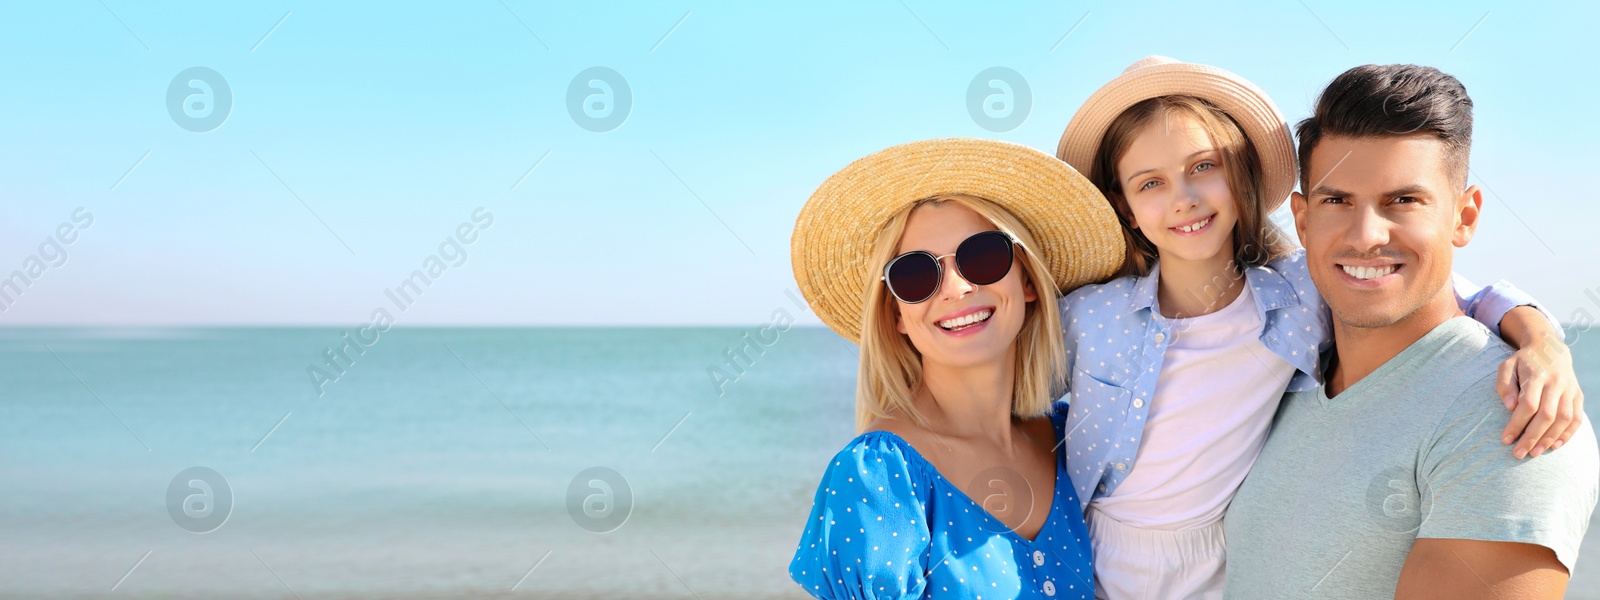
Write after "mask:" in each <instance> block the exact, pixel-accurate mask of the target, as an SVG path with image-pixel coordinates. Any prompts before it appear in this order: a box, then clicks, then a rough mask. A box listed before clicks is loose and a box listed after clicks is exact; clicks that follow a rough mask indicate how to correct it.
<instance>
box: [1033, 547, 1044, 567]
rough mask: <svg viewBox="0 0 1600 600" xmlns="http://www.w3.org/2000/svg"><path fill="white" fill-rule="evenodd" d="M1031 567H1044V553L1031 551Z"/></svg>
mask: <svg viewBox="0 0 1600 600" xmlns="http://www.w3.org/2000/svg"><path fill="white" fill-rule="evenodd" d="M1033 566H1035V567H1042V566H1044V553H1043V552H1040V551H1038V550H1034V551H1033Z"/></svg>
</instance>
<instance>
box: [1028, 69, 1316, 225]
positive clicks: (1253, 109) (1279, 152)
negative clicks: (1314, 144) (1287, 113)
mask: <svg viewBox="0 0 1600 600" xmlns="http://www.w3.org/2000/svg"><path fill="white" fill-rule="evenodd" d="M1175 95H1185V96H1194V97H1197V98H1200V99H1201V100H1205V101H1207V102H1210V103H1211V104H1213V105H1215V106H1216V107H1217V108H1220V109H1222V111H1223V112H1225V113H1227V114H1228V116H1230V117H1233V120H1234V122H1236V123H1238V124H1239V128H1240V129H1242V130H1243V131H1244V134H1245V136H1246V137H1248V138H1250V143H1251V144H1253V145H1254V146H1255V147H1256V153H1257V154H1259V155H1260V157H1261V171H1262V174H1261V193H1262V197H1261V200H1262V204H1263V205H1264V206H1265V208H1266V209H1267V212H1269V213H1270V212H1272V211H1273V210H1275V209H1277V208H1278V206H1280V205H1282V204H1283V201H1284V200H1287V199H1288V198H1289V193H1290V192H1293V191H1294V182H1295V168H1296V165H1295V160H1294V142H1293V141H1291V138H1290V136H1289V125H1288V123H1286V122H1284V120H1283V113H1281V112H1278V107H1277V106H1276V105H1274V104H1273V103H1272V99H1271V98H1268V97H1267V93H1266V92H1264V91H1261V88H1258V87H1256V86H1255V84H1253V83H1250V82H1249V81H1246V80H1245V79H1244V78H1243V77H1240V76H1238V75H1234V74H1233V73H1230V72H1228V71H1224V70H1222V69H1218V68H1216V67H1212V66H1207V65H1198V64H1194V63H1186V62H1179V61H1177V60H1173V59H1171V58H1167V57H1165V56H1147V57H1145V58H1142V59H1140V60H1139V61H1138V62H1135V63H1133V64H1132V65H1129V66H1128V68H1127V69H1125V70H1123V71H1122V75H1120V76H1118V77H1117V78H1116V79H1113V80H1111V82H1110V83H1107V84H1105V85H1104V86H1101V87H1100V89H1099V91H1096V92H1095V93H1094V95H1092V96H1089V99H1088V100H1086V101H1084V103H1083V106H1081V107H1079V108H1078V113H1077V114H1075V115H1073V116H1072V121H1071V122H1069V123H1067V130H1066V131H1065V132H1064V133H1062V134H1061V145H1060V146H1057V147H1056V157H1057V158H1060V159H1061V160H1064V161H1066V162H1067V164H1069V165H1072V167H1073V168H1075V169H1077V170H1079V171H1081V172H1084V173H1088V172H1089V169H1090V166H1091V165H1093V164H1094V160H1095V155H1094V154H1095V152H1096V151H1098V150H1099V149H1100V140H1101V138H1102V137H1104V136H1105V133H1106V129H1107V128H1108V127H1110V126H1111V121H1113V120H1115V119H1116V118H1117V116H1118V115H1121V114H1122V111H1125V110H1127V109H1128V108H1129V107H1132V106H1133V105H1135V104H1138V103H1140V102H1143V101H1145V100H1149V99H1151V98H1159V97H1161V96H1175Z"/></svg>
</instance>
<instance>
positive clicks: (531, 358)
mask: <svg viewBox="0 0 1600 600" xmlns="http://www.w3.org/2000/svg"><path fill="white" fill-rule="evenodd" d="M1573 334H1580V335H1578V336H1577V337H1578V341H1577V342H1576V343H1575V344H1574V345H1573V352H1574V356H1575V358H1576V362H1577V365H1578V372H1579V379H1580V381H1581V382H1583V384H1584V386H1585V388H1586V391H1587V392H1588V395H1589V396H1590V398H1592V400H1591V401H1590V402H1588V403H1587V407H1586V410H1587V412H1588V413H1589V414H1590V415H1591V418H1592V417H1593V416H1594V415H1596V414H1600V413H1597V408H1596V406H1597V405H1600V331H1596V332H1593V333H1592V334H1591V333H1590V332H1576V331H1574V332H1572V333H1569V339H1571V336H1572V335H1573ZM1582 334H1588V335H1582ZM857 352H858V349H857V348H856V346H854V345H853V344H850V343H848V342H846V341H845V340H843V339H842V338H840V337H838V336H837V335H835V334H833V333H832V332H830V331H828V330H827V329H824V328H818V327H799V326H796V327H787V326H784V327H778V326H774V325H772V324H768V325H757V326H751V327H745V328H737V327H734V328H399V327H396V328H391V329H388V330H386V331H381V332H379V331H377V330H367V331H362V330H356V329H337V328H237V329H229V328H106V329H92V328H4V329H0V597H6V598H208V599H209V598H263V599H265V598H278V599H281V598H298V599H301V600H313V599H344V598H396V599H425V598H631V599H649V598H662V599H666V598H674V599H688V598H699V599H702V600H710V599H715V598H745V599H749V598H804V597H806V596H805V595H804V594H803V593H801V592H800V590H799V589H798V588H797V587H795V586H794V585H793V584H792V583H791V582H790V580H789V578H788V574H787V568H788V564H789V559H790V557H791V556H792V554H793V552H794V550H795V544H796V541H797V540H798V537H799V535H800V532H801V529H802V527H803V525H804V521H805V519H806V516H807V513H808V511H809V509H810V506H811V498H812V494H813V493H814V492H815V489H816V486H817V483H818V480H819V478H820V476H821V473H822V470H823V467H824V466H825V465H826V463H827V461H828V459H829V458H830V457H831V456H832V455H833V454H834V453H835V452H836V451H838V450H839V448H840V447H842V446H843V444H844V443H845V442H847V441H849V440H850V438H851V437H853V435H854V432H853V419H854V413H853V409H852V405H853V399H854V382H855V375H856V362H857V358H858V354H857ZM1580 561H1581V562H1580V564H1579V566H1578V568H1577V569H1576V570H1575V574H1574V577H1573V579H1572V581H1571V584H1570V585H1569V592H1568V596H1567V597H1568V598H1583V599H1597V600H1600V527H1591V529H1590V531H1589V535H1588V538H1587V539H1586V540H1585V543H1584V546H1583V549H1582V551H1581V558H1580Z"/></svg>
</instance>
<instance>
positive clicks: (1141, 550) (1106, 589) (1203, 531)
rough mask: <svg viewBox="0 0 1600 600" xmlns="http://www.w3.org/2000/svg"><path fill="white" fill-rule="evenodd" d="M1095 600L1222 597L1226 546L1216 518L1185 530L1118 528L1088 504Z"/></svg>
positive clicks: (1119, 524) (1117, 522) (1220, 521)
mask: <svg viewBox="0 0 1600 600" xmlns="http://www.w3.org/2000/svg"><path fill="white" fill-rule="evenodd" d="M1084 518H1085V519H1086V520H1087V521H1088V523H1089V539H1090V542H1091V544H1092V546H1093V548H1094V579H1095V582H1094V596H1095V598H1098V599H1100V600H1145V599H1149V600H1167V599H1169V598H1170V599H1178V598H1184V599H1187V598H1204V599H1207V600H1212V599H1220V598H1222V584H1223V581H1224V575H1225V571H1224V569H1226V567H1227V563H1228V544H1227V541H1226V540H1225V539H1224V538H1223V535H1222V520H1221V519H1218V520H1217V522H1215V523H1212V524H1210V525H1207V526H1205V527H1202V528H1200V529H1192V530H1188V531H1166V530H1161V529H1142V528H1139V527H1132V526H1129V525H1125V524H1123V523H1122V522H1121V521H1118V520H1116V519H1113V518H1111V517H1108V516H1106V515H1105V513H1102V512H1100V511H1099V510H1098V509H1096V508H1095V507H1094V506H1093V505H1090V506H1089V510H1088V511H1087V512H1086V513H1085V514H1084Z"/></svg>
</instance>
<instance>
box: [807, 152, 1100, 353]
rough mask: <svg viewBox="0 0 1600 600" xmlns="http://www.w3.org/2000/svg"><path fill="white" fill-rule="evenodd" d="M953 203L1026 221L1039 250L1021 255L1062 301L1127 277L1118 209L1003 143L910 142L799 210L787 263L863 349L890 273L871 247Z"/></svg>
mask: <svg viewBox="0 0 1600 600" xmlns="http://www.w3.org/2000/svg"><path fill="white" fill-rule="evenodd" d="M950 194H965V195H969V196H976V197H979V198H983V199H985V200H989V201H991V202H994V203H995V204H998V205H1000V206H1002V207H1004V208H1005V209H1006V210H1008V211H1010V212H1011V214H1013V215H1015V216H1016V217H1017V219H1018V220H1020V221H1022V223H1023V224H1024V225H1025V226H1027V228H1028V232H1029V233H1032V234H1033V237H1034V239H1035V240H1036V241H1037V243H1038V245H1039V246H1040V247H1038V248H1026V249H1025V250H1024V251H1025V252H1033V253H1035V255H1037V256H1039V257H1040V258H1042V259H1043V260H1044V263H1045V264H1047V265H1049V269H1050V275H1051V276H1052V277H1053V278H1054V279H1055V284H1056V287H1057V289H1059V290H1061V291H1062V293H1066V292H1067V291H1070V290H1072V289H1074V288H1077V287H1078V286H1080V285H1083V284H1085V283H1090V282H1097V281H1103V280H1105V279H1108V278H1110V277H1111V276H1112V275H1114V274H1115V273H1116V272H1117V270H1118V269H1119V268H1121V267H1122V260H1123V257H1124V250H1123V241H1122V233H1121V229H1120V225H1118V224H1117V218H1116V214H1115V213H1113V212H1112V209H1111V204H1110V203H1108V202H1106V200H1105V197H1104V196H1102V195H1101V194H1100V192H1099V191H1098V190H1096V189H1095V187H1094V185H1093V184H1091V183H1089V180H1088V179H1087V178H1085V177H1084V176H1082V175H1079V174H1078V172H1077V171H1074V170H1073V169H1072V167H1070V166H1067V164H1066V163H1063V162H1061V161H1059V160H1056V159H1055V158H1053V157H1051V156H1050V155H1048V154H1045V153H1043V152H1040V151H1038V150H1034V149H1032V148H1029V147H1027V146H1021V145H1017V144H1012V143H1009V142H1001V141H996V140H983V139H970V138H950V139H938V140H926V141H921V142H912V143H909V144H903V145H899V146H894V147H892V148H888V149H886V150H882V151H879V152H876V153H873V154H871V155H868V156H866V157H865V158H862V159H860V160H857V161H855V162H853V163H850V165H849V166H847V167H845V168H844V169H843V170H840V171H839V172H838V173H834V174H833V176H831V177H829V178H828V180H827V181H824V182H822V186H821V187H819V188H817V191H816V193H814V194H812V195H811V199H810V200H808V201H806V204H805V206H804V207H803V208H801V209H800V217H799V218H798V219H796V220H795V224H794V237H793V238H792V239H791V240H790V260H791V261H792V262H793V264H794V277H795V280H796V281H797V282H798V283H799V284H800V292H801V293H802V294H804V295H805V298H806V302H807V303H809V304H810V305H811V309H812V310H813V311H815V312H816V313H817V316H818V317H820V318H821V319H822V322H823V323H826V324H827V325H828V327H830V328H832V329H833V331H834V332H836V333H838V334H839V335H841V336H843V337H844V338H845V339H848V340H850V341H851V342H858V343H859V341H860V338H861V315H862V308H863V304H864V303H865V302H866V298H867V287H866V286H868V285H883V283H882V282H881V281H878V277H879V275H880V274H881V268H882V267H883V265H875V264H867V261H868V259H869V258H870V257H869V256H868V255H869V254H870V253H871V251H872V244H873V241H874V240H876V239H877V237H878V233H879V232H880V231H882V229H883V226H884V224H886V223H888V221H889V218H890V217H892V216H894V214H895V213H897V212H899V211H901V210H903V209H905V208H906V207H907V206H910V205H912V204H914V203H916V202H917V201H919V200H925V199H928V198H933V197H937V196H944V195H950ZM1046 309H1047V310H1055V307H1047V308H1046Z"/></svg>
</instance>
